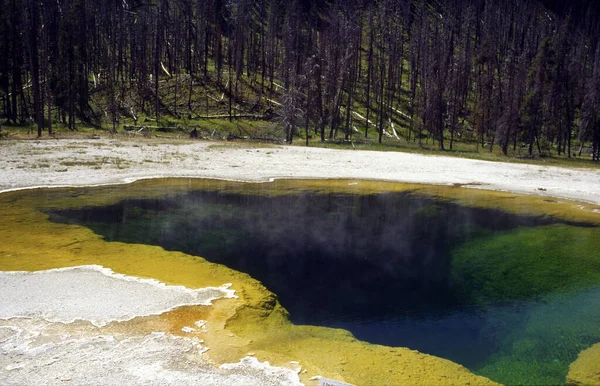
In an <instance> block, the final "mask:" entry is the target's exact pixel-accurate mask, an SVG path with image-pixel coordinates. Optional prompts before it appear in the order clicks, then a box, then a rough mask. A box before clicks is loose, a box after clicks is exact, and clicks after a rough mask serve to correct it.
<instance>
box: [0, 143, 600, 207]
mask: <svg viewBox="0 0 600 386" xmlns="http://www.w3.org/2000/svg"><path fill="white" fill-rule="evenodd" d="M0 155H1V159H2V165H1V166H0V192H2V191H7V190H13V189H20V188H29V187H38V186H67V185H70V186H72V185H101V184H114V183H123V182H131V181H133V180H136V179H141V178H152V177H208V178H224V179H234V180H242V181H267V180H268V179H270V178H353V179H376V180H388V181H399V182H410V183H426V184H463V185H466V186H470V187H474V188H480V189H490V190H502V191H509V192H515V193H525V194H538V195H547V196H553V197H558V198H567V199H572V200H577V201H585V202H590V203H594V204H600V169H571V168H560V167H547V166H539V165H526V164H513V163H500V162H487V161H478V160H469V159H460V158H453V157H443V156H424V155H418V154H406V153H396V152H374V151H359V150H332V149H319V148H305V147H286V146H276V147H262V148H254V147H253V148H245V147H243V146H241V147H238V146H235V145H233V146H232V145H230V144H219V143H214V142H194V143H182V144H157V143H156V142H151V141H138V142H136V141H118V140H108V139H97V140H28V141H2V142H0Z"/></svg>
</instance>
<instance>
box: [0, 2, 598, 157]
mask: <svg viewBox="0 0 600 386" xmlns="http://www.w3.org/2000/svg"><path fill="white" fill-rule="evenodd" d="M598 16H599V12H598V5H597V4H594V2H593V1H588V2H585V1H584V2H578V3H575V2H550V1H548V2H546V3H542V2H538V1H533V0H509V1H506V0H378V1H366V0H326V1H318V0H0V58H1V59H0V119H1V122H2V123H3V124H4V125H6V126H9V125H21V126H29V127H31V128H35V129H37V135H38V136H42V135H43V134H44V133H45V132H47V133H50V134H51V133H52V132H53V130H56V128H57V127H65V128H67V129H68V130H78V129H79V128H81V127H84V126H85V127H95V128H101V129H104V130H107V131H110V132H116V131H117V130H125V129H129V130H132V129H137V128H140V127H141V128H143V127H144V125H146V126H150V125H151V126H152V127H155V128H157V129H160V128H161V127H163V126H173V125H175V126H176V127H177V128H178V129H182V130H187V131H189V130H191V129H192V128H200V132H201V134H202V133H204V132H205V131H206V135H210V132H211V128H212V126H209V125H207V124H204V123H203V122H207V121H210V122H212V123H211V124H213V126H214V125H215V124H214V122H223V125H225V126H224V127H227V128H234V127H235V128H236V130H237V132H234V133H233V135H240V136H241V135H244V136H250V137H256V138H272V137H279V138H281V139H282V140H284V141H287V142H292V141H293V140H305V141H306V144H307V145H308V144H309V139H310V140H312V141H315V142H318V141H321V142H325V141H330V140H340V141H344V140H348V141H362V140H368V139H369V138H370V139H371V140H372V141H374V142H379V143H381V142H386V141H405V142H411V143H415V144H418V145H421V144H422V143H425V142H427V143H430V144H434V145H435V146H436V147H437V148H438V149H440V150H452V149H454V148H455V147H456V146H457V144H458V143H471V144H474V145H475V146H476V147H477V149H478V150H479V149H480V148H481V149H486V150H489V151H499V152H501V153H502V154H504V155H510V154H513V155H515V154H519V155H522V156H524V157H534V156H539V155H545V154H550V153H554V154H558V155H563V156H564V157H572V156H573V157H580V156H582V155H583V156H586V157H591V159H593V160H594V161H600V23H598ZM227 125H229V126H227ZM214 130H216V129H214ZM214 130H213V134H214ZM229 130H233V129H229ZM194 131H195V135H198V131H197V130H194Z"/></svg>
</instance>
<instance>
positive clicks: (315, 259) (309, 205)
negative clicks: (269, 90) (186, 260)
mask: <svg viewBox="0 0 600 386" xmlns="http://www.w3.org/2000/svg"><path fill="white" fill-rule="evenodd" d="M253 189H254V191H253V193H252V194H244V193H243V192H242V193H235V194H234V193H222V192H219V191H204V192H190V193H187V194H181V195H179V196H176V197H171V198H168V199H147V200H126V201H124V202H121V203H119V204H116V205H112V206H110V207H105V208H87V209H84V210H82V211H79V210H78V211H70V212H65V211H63V212H55V213H54V219H55V220H59V219H60V220H61V221H75V222H77V223H82V224H85V225H87V226H89V227H91V228H92V229H94V230H95V231H96V232H97V233H99V234H102V235H104V236H105V237H106V238H107V239H108V240H115V241H125V242H130V243H148V244H156V245H161V246H163V247H165V248H167V249H172V250H181V251H184V252H186V253H191V254H196V255H199V256H203V257H206V258H207V259H209V260H211V261H214V262H218V263H222V264H225V265H227V266H229V267H232V268H235V269H238V270H242V271H244V272H248V273H249V274H251V275H252V276H253V277H255V278H258V279H259V280H261V281H263V283H265V285H267V287H268V288H269V289H271V290H272V291H273V292H275V293H276V294H278V295H279V297H280V300H281V302H282V304H283V305H284V306H285V307H286V308H287V309H288V310H289V311H290V312H291V317H292V321H294V322H296V323H309V324H320V325H325V326H330V327H341V328H345V329H348V330H350V331H352V332H353V333H354V334H355V335H356V336H357V337H358V338H359V339H363V340H367V341H370V342H373V343H381V344H387V345H397V346H408V347H410V348H414V349H418V350H420V351H423V352H427V353H432V354H434V355H438V356H443V357H446V358H449V359H451V360H454V361H457V362H459V363H462V364H465V365H466V366H467V367H469V368H471V369H472V370H476V371H478V372H479V373H480V374H482V375H486V376H489V377H490V378H492V379H494V380H496V381H500V382H503V383H509V384H517V383H540V384H548V383H562V382H564V380H565V375H566V371H567V367H568V364H569V363H570V362H571V361H572V360H574V357H576V355H577V353H578V352H579V351H581V350H582V349H583V348H585V347H587V346H589V345H590V344H592V343H595V342H596V341H599V340H600V332H599V331H597V330H596V329H594V326H595V324H598V320H599V319H594V318H595V315H593V314H590V315H587V314H586V315H580V317H577V318H575V320H573V322H575V323H574V324H573V327H572V328H571V329H570V330H569V333H568V334H567V335H568V339H564V338H562V335H561V332H560V331H562V334H563V335H564V334H565V333H564V328H562V329H560V328H559V329H558V330H557V329H556V328H555V326H556V323H555V322H554V318H553V317H552V316H550V315H554V316H555V317H557V316H558V315H560V313H561V312H571V314H572V315H577V314H576V313H574V312H572V310H569V309H561V308H560V307H559V305H560V304H563V305H568V304H571V303H572V302H571V301H562V300H560V299H565V298H563V297H561V296H567V295H572V296H576V295H580V296H582V301H581V302H580V304H585V303H586V302H588V303H589V299H590V296H592V293H591V292H586V291H589V290H592V289H593V288H594V286H595V285H597V284H598V283H600V277H598V272H600V269H598V260H599V259H598V256H597V254H595V252H594V251H598V250H599V249H598V248H597V247H598V246H597V240H598V239H600V238H599V237H598V230H597V229H596V228H585V227H581V226H573V225H566V224H554V225H549V224H552V223H553V222H556V221H555V220H551V219H547V218H542V217H535V216H515V215H511V214H507V213H503V212H501V211H498V210H485V209H481V208H479V209H476V208H467V207H464V206H458V205H454V204H451V203H449V202H448V201H444V200H433V199H431V198H427V197H417V196H414V195H411V194H407V193H394V194H382V193H380V194H366V195H358V194H356V195H353V194H348V193H346V194H340V193H335V192H322V193H319V194H315V193H314V192H310V191H308V192H306V191H305V192H303V191H302V190H301V189H300V190H299V189H298V188H296V189H293V190H290V193H292V195H291V196H286V195H285V194H283V195H278V196H269V194H268V192H269V187H268V186H266V187H264V192H263V193H267V194H260V195H259V194H257V193H256V187H253ZM240 190H243V189H240ZM59 217H60V218H59ZM594 240H596V241H594ZM573 256H576V258H573ZM559 300H560V301H559ZM561 302H562V303H561ZM547 305H549V306H550V307H551V308H548V307H547ZM556 307H559V310H558V311H556V312H554V313H549V312H548V310H549V309H555V308H556ZM543 315H549V316H547V317H542V316H543ZM558 317H559V316H558ZM559 318H560V317H559ZM535 320H537V322H536V323H535V324H534V325H532V323H533V321H535ZM582 324H585V325H586V326H588V327H586V328H580V327H578V326H581V325H582ZM540 331H546V332H547V333H546V335H543V334H541V332H540ZM556 331H559V332H556ZM561 339H562V340H561ZM559 342H564V343H560V345H559V346H560V350H559V352H557V351H556V350H555V349H552V348H553V347H555V346H556V345H558V344H559Z"/></svg>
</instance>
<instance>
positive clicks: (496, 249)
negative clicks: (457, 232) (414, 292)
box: [453, 224, 600, 385]
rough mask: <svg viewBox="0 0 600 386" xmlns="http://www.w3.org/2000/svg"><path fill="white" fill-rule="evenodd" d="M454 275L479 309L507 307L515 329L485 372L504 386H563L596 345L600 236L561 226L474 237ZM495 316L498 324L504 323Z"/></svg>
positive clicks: (458, 253)
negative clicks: (571, 366) (516, 313)
mask: <svg viewBox="0 0 600 386" xmlns="http://www.w3.org/2000/svg"><path fill="white" fill-rule="evenodd" d="M453 275H455V278H456V280H458V281H462V282H463V283H465V285H464V287H463V288H464V290H465V291H466V292H468V293H469V296H470V297H471V298H472V299H474V300H475V301H476V302H478V303H480V304H483V305H485V304H493V303H497V302H506V303H511V301H512V304H511V305H512V306H513V307H515V308H518V309H519V314H520V315H519V317H515V316H512V319H513V320H515V321H516V322H517V323H518V325H519V328H515V329H513V330H512V331H510V332H508V333H507V334H506V336H505V337H504V339H503V340H502V343H501V344H500V345H499V347H498V350H497V352H496V353H494V354H493V355H492V356H491V357H490V358H489V359H488V360H487V363H485V364H484V365H483V366H480V367H479V368H475V369H472V370H474V371H475V372H476V373H478V374H480V375H484V376H487V377H489V378H491V379H494V380H497V381H500V382H502V383H505V384H537V385H547V384H558V383H564V382H565V375H566V373H567V371H568V368H569V364H570V363H571V362H573V361H574V360H575V359H577V355H578V354H579V352H581V351H582V350H584V349H586V348H587V347H589V346H591V345H592V344H595V343H597V342H598V341H599V340H600V307H598V304H600V285H599V283H600V232H599V229H598V228H582V227H574V226H569V225H564V224H556V225H551V226H542V227H536V228H533V229H527V228H519V229H516V230H510V231H506V232H500V234H497V235H493V236H487V237H482V238H478V239H475V240H471V241H470V242H467V243H465V244H464V245H462V246H461V247H460V248H458V249H456V250H455V251H454V252H453ZM510 318H511V316H510V315H498V316H497V322H496V325H500V324H501V323H503V322H505V321H506V320H509V319H510Z"/></svg>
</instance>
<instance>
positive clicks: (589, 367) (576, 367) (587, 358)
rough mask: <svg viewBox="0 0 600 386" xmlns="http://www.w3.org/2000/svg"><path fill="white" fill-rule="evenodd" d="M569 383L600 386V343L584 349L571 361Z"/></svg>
mask: <svg viewBox="0 0 600 386" xmlns="http://www.w3.org/2000/svg"><path fill="white" fill-rule="evenodd" d="M567 385H586V386H596V385H599V386H600V343H597V344H595V345H593V346H592V347H590V348H588V349H587V350H584V351H582V352H581V353H580V354H579V357H578V358H577V360H576V361H575V362H573V363H571V365H570V366H569V374H568V375H567Z"/></svg>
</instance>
